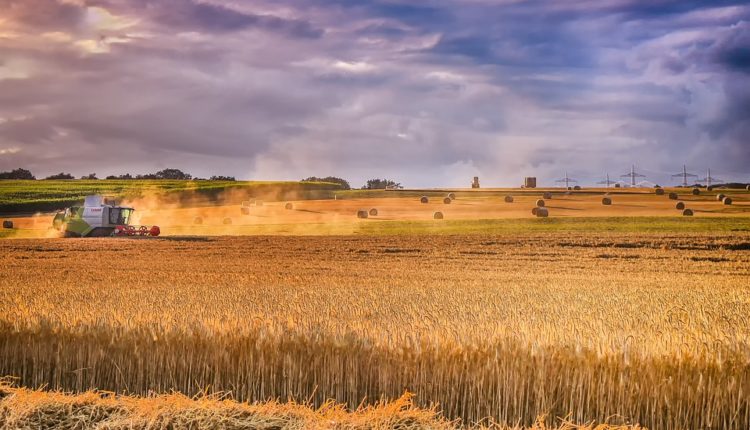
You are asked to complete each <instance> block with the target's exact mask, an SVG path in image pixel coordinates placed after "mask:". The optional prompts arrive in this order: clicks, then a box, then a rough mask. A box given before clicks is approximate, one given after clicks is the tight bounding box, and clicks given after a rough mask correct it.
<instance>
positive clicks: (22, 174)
mask: <svg viewBox="0 0 750 430" xmlns="http://www.w3.org/2000/svg"><path fill="white" fill-rule="evenodd" d="M0 179H27V180H34V179H36V178H35V177H34V175H32V174H31V172H29V171H28V170H26V169H15V170H11V171H10V172H0Z"/></svg>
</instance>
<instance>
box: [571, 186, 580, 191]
mask: <svg viewBox="0 0 750 430" xmlns="http://www.w3.org/2000/svg"><path fill="white" fill-rule="evenodd" d="M573 191H581V186H580V185H576V186H575V187H573Z"/></svg>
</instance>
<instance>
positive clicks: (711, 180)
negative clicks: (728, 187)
mask: <svg viewBox="0 0 750 430" xmlns="http://www.w3.org/2000/svg"><path fill="white" fill-rule="evenodd" d="M699 181H701V182H705V183H706V186H707V187H710V186H711V184H720V183H722V182H724V181H722V180H721V179H717V178H714V177H712V176H711V168H710V167H709V168H708V171H707V172H706V177H705V178H703V179H699Z"/></svg>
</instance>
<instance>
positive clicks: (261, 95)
mask: <svg viewBox="0 0 750 430" xmlns="http://www.w3.org/2000/svg"><path fill="white" fill-rule="evenodd" d="M632 164H635V165H636V168H637V169H638V170H639V171H642V172H643V173H645V174H647V175H648V177H649V178H648V179H652V180H654V181H655V182H659V183H669V182H667V181H668V179H667V178H668V175H669V174H670V173H676V172H677V171H678V170H680V169H681V166H682V165H683V164H687V165H688V168H689V170H691V171H694V172H695V173H697V174H700V175H701V177H702V176H705V174H704V172H705V169H706V168H709V167H710V168H711V169H712V174H713V176H716V177H720V178H721V179H725V180H750V5H748V3H747V1H746V0H745V1H728V0H727V1H724V0H705V1H698V0H675V1H671V0H648V1H646V0H644V1H635V0H569V1H551V0H550V1H541V0H463V1H457V0H453V1H451V0H422V1H411V0H365V1H353V0H309V1H302V0H297V1H292V0H0V170H7V169H11V168H15V167H24V168H27V169H30V170H32V172H34V173H35V174H36V175H37V176H45V175H48V174H51V173H55V172H59V171H66V172H71V173H73V174H75V175H77V176H78V175H82V174H86V173H91V172H96V173H98V174H99V175H100V176H103V175H107V174H120V173H124V172H131V173H145V172H150V171H155V170H156V169H160V168H165V167H175V168H180V169H183V170H186V171H188V172H190V173H193V174H194V175H197V176H210V175H214V174H216V175H219V174H221V175H233V176H237V177H238V178H245V179H300V178H303V177H306V176H311V175H316V176H327V175H335V176H342V177H344V178H347V179H349V180H350V181H351V182H352V184H353V185H355V186H359V185H361V184H362V183H363V182H364V180H365V179H367V178H370V177H388V178H393V179H396V180H398V181H400V182H402V183H404V184H405V185H407V186H412V187H424V186H428V187H429V186H467V185H468V184H469V182H470V180H471V177H472V176H475V175H478V176H480V178H481V180H482V184H483V185H485V186H492V185H497V186H500V185H518V184H520V182H521V178H522V177H523V176H526V175H535V176H538V177H539V178H540V180H541V181H542V182H545V181H551V180H554V179H556V178H558V177H560V176H563V175H564V174H565V172H566V171H567V172H568V173H569V174H570V175H571V177H576V178H577V179H580V180H581V181H582V182H583V183H584V184H586V183H591V182H593V181H596V180H600V179H601V177H602V176H604V174H605V173H606V172H609V173H610V175H611V176H613V177H615V176H619V175H620V174H622V173H626V172H627V171H628V170H629V168H630V166H631V165H632Z"/></svg>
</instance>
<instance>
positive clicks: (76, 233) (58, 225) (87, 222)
mask: <svg viewBox="0 0 750 430" xmlns="http://www.w3.org/2000/svg"><path fill="white" fill-rule="evenodd" d="M134 211H135V209H133V208H131V207H125V206H119V205H117V204H116V202H115V201H114V200H112V199H107V198H104V197H102V196H98V195H94V196H86V199H85V201H84V204H83V206H73V207H69V208H67V209H65V210H64V211H62V212H58V213H57V214H56V215H55V218H54V219H53V221H52V226H53V228H55V229H56V230H58V231H60V232H61V233H63V235H64V236H65V237H108V236H158V235H159V234H160V233H161V231H160V230H159V227H157V226H145V225H131V224H130V219H131V216H132V215H133V212H134Z"/></svg>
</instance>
